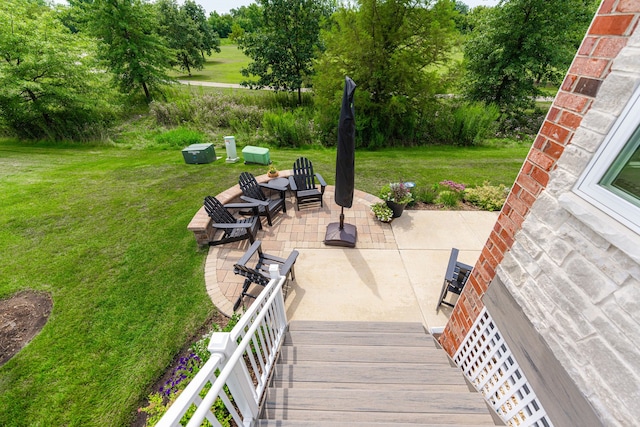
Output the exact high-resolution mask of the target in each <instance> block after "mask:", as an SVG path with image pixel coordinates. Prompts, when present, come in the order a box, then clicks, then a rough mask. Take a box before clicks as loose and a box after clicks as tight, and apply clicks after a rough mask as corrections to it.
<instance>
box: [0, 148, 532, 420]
mask: <svg viewBox="0 0 640 427" xmlns="http://www.w3.org/2000/svg"><path fill="white" fill-rule="evenodd" d="M238 149H239V151H240V150H241V147H239V148H238ZM216 150H217V151H218V153H217V154H218V155H219V156H220V155H222V156H224V144H223V143H222V142H221V143H220V144H218V146H217V147H216ZM527 151H528V147H527V145H517V146H513V147H502V148H500V147H496V148H486V147H484V148H483V147H476V148H452V147H422V148H416V149H393V150H392V149H388V150H380V151H376V152H368V151H358V152H357V154H356V187H357V188H358V189H361V190H365V191H368V192H373V193H377V191H378V189H379V187H380V185H382V184H384V183H386V182H388V181H395V180H398V179H404V180H412V181H416V182H417V183H418V185H431V184H433V183H435V182H438V181H440V180H442V179H451V180H454V181H458V182H463V183H466V184H480V183H482V182H483V181H484V180H489V181H491V182H492V183H496V184H497V183H504V184H507V185H510V184H511V183H512V182H513V180H514V178H515V176H516V174H517V172H518V170H519V168H520V165H521V163H522V161H523V160H524V158H525V156H526V153H527ZM300 155H304V156H307V157H309V158H310V159H311V160H312V161H313V162H314V166H315V167H316V169H317V170H318V171H319V172H321V173H322V174H323V175H324V176H325V178H326V179H327V181H329V183H332V182H334V165H335V150H333V149H324V150H322V149H306V150H278V149H271V158H272V160H273V161H274V163H275V165H276V166H277V167H278V168H279V169H288V168H290V167H291V164H292V163H293V161H294V160H295V159H296V158H297V157H298V156H300ZM245 170H247V171H251V172H252V173H254V174H256V175H258V174H262V173H265V172H266V167H265V166H260V165H252V166H246V165H244V164H242V163H236V164H227V163H225V162H224V161H223V160H218V161H216V162H215V163H211V164H207V165H188V164H185V163H184V161H183V158H182V155H181V153H180V151H179V150H171V151H161V150H151V149H149V150H130V149H120V148H114V147H71V148H70V147H66V148H55V147H46V146H42V145H32V146H27V145H24V144H20V143H17V142H13V141H6V140H5V141H0V206H2V210H0V298H4V297H7V296H9V295H11V294H13V293H14V292H16V291H19V290H22V289H36V290H42V291H47V292H50V293H51V294H52V297H53V301H54V307H53V311H52V314H51V317H50V319H49V322H48V323H47V325H46V326H45V327H44V329H43V330H42V332H41V333H40V334H39V335H38V336H37V337H36V338H35V339H34V340H33V341H32V342H31V343H30V344H29V345H28V346H27V347H26V348H25V349H24V350H22V351H21V352H20V353H19V354H18V355H17V356H16V357H14V358H13V359H12V360H10V361H9V362H8V363H7V364H5V365H4V366H2V367H1V368H0V408H2V410H0V425H3V426H14V425H15V426H27V425H28V426H32V425H69V426H105V425H126V424H129V423H130V422H131V420H132V419H133V416H134V414H135V410H136V408H137V407H138V406H139V405H140V403H141V401H142V399H143V398H144V397H146V395H147V394H148V393H149V391H150V389H149V388H150V386H151V384H153V383H154V381H155V380H156V379H157V378H158V377H159V376H160V375H161V373H162V372H163V371H164V370H165V369H166V367H167V366H168V364H169V363H170V362H171V360H172V358H173V357H174V355H175V354H176V353H177V352H178V351H179V349H180V348H181V347H182V346H183V345H185V343H186V342H187V341H188V340H189V337H190V335H192V334H193V333H195V331H196V330H197V329H198V327H200V326H201V325H203V324H204V323H205V321H206V319H207V318H208V317H209V316H211V315H212V314H213V312H214V307H213V306H212V304H211V301H210V300H209V298H208V296H207V294H206V292H205V287H204V274H203V265H204V260H205V256H206V250H200V249H198V248H197V246H196V243H195V240H194V238H193V235H192V234H191V233H189V232H188V231H187V229H186V227H187V224H188V223H189V221H190V220H191V218H192V216H193V214H194V213H195V212H196V210H197V209H198V208H199V207H200V206H201V204H202V199H203V197H204V196H206V195H208V194H211V195H215V194H217V193H218V192H220V191H222V190H224V189H225V188H228V187H230V186H232V185H234V184H235V183H236V182H237V177H238V175H239V174H240V172H242V171H245Z"/></svg>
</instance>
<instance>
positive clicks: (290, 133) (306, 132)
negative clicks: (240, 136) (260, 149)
mask: <svg viewBox="0 0 640 427" xmlns="http://www.w3.org/2000/svg"><path fill="white" fill-rule="evenodd" d="M262 126H263V128H264V131H265V135H264V137H265V139H266V141H265V142H267V143H268V144H271V145H274V146H276V147H300V146H302V145H309V144H311V143H312V142H313V141H312V139H313V138H312V132H311V126H310V124H309V119H308V118H307V117H306V115H305V113H304V111H300V110H296V111H295V112H286V111H279V112H266V113H264V116H263V118H262Z"/></svg>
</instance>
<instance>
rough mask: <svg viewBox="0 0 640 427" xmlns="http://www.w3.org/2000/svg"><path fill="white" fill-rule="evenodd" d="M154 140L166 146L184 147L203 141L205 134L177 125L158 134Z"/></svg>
mask: <svg viewBox="0 0 640 427" xmlns="http://www.w3.org/2000/svg"><path fill="white" fill-rule="evenodd" d="M156 142H157V143H158V144H159V145H161V146H164V147H167V148H184V147H186V146H189V145H191V144H201V143H203V142H205V135H204V134H203V133H201V132H197V131H195V130H190V129H187V128H184V127H178V128H175V129H171V130H169V131H167V132H165V133H162V134H160V135H158V136H157V137H156Z"/></svg>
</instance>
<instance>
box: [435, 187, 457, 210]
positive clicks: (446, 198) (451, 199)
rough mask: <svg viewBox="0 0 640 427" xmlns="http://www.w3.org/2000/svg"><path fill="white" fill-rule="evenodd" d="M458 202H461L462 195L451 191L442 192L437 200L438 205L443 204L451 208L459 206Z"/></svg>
mask: <svg viewBox="0 0 640 427" xmlns="http://www.w3.org/2000/svg"><path fill="white" fill-rule="evenodd" d="M458 202H460V194H459V193H458V192H456V191H451V190H444V191H441V192H440V193H439V194H438V198H437V199H436V203H442V204H443V205H445V206H446V207H449V208H453V207H456V206H458Z"/></svg>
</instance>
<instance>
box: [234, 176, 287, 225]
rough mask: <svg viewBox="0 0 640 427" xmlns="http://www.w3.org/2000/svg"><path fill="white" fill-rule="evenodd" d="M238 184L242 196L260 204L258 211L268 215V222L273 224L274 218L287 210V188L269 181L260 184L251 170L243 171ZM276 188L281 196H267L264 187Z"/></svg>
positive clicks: (246, 199) (250, 201)
mask: <svg viewBox="0 0 640 427" xmlns="http://www.w3.org/2000/svg"><path fill="white" fill-rule="evenodd" d="M238 184H239V185H240V189H241V190H242V196H240V198H241V199H242V200H244V201H247V202H249V203H252V204H256V205H258V213H259V214H260V215H262V216H265V217H267V223H269V225H273V223H272V219H273V217H274V216H275V215H276V214H277V213H278V212H279V211H282V212H286V211H287V206H286V203H285V192H286V190H287V189H286V188H282V187H278V186H274V185H270V184H269V183H263V184H258V181H256V178H255V177H254V176H253V175H252V174H251V173H249V172H242V173H241V174H240V178H238ZM263 188H265V189H269V190H275V191H276V192H277V194H278V195H279V198H275V199H273V198H271V197H267V196H266V195H265V194H264V191H262V189H263Z"/></svg>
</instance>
